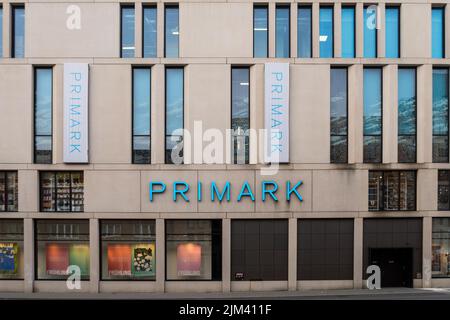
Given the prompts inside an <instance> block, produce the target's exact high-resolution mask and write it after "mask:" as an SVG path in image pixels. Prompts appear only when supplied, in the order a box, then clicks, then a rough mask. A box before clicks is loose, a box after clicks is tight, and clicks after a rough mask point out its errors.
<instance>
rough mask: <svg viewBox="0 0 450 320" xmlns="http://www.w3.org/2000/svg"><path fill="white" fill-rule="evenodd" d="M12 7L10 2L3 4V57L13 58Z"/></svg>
mask: <svg viewBox="0 0 450 320" xmlns="http://www.w3.org/2000/svg"><path fill="white" fill-rule="evenodd" d="M10 24H11V6H10V5H9V3H8V2H4V3H3V57H4V58H9V57H11V46H10V44H11V40H10V38H11V33H10V30H11V28H10V27H9V26H10Z"/></svg>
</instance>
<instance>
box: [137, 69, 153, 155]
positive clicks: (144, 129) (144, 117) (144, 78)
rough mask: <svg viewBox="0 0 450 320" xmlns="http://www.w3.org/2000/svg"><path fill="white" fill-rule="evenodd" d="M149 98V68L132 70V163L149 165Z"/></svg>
mask: <svg viewBox="0 0 450 320" xmlns="http://www.w3.org/2000/svg"><path fill="white" fill-rule="evenodd" d="M150 96H151V70H150V68H133V156H132V158H133V163H150V150H151V138H150V134H151V132H150V130H151V129H150V114H151V107H150V106H151V102H150V101H151V98H150Z"/></svg>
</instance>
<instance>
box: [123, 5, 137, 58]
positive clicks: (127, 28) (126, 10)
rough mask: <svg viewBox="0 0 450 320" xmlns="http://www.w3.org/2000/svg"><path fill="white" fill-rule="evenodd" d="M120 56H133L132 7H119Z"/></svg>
mask: <svg viewBox="0 0 450 320" xmlns="http://www.w3.org/2000/svg"><path fill="white" fill-rule="evenodd" d="M121 15H122V17H121V32H122V46H121V57H122V58H134V49H135V46H134V7H133V6H122V8H121Z"/></svg>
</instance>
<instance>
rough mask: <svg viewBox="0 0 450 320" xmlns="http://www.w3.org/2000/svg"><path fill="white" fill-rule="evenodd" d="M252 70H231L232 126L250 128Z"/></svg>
mask: <svg viewBox="0 0 450 320" xmlns="http://www.w3.org/2000/svg"><path fill="white" fill-rule="evenodd" d="M249 81H250V72H249V69H248V68H233V69H232V70H231V94H232V97H231V128H232V129H237V128H241V129H243V130H247V129H249V124H250V120H249V111H250V109H249V102H250V99H249V88H250V84H249Z"/></svg>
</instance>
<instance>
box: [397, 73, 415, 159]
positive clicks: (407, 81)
mask: <svg viewBox="0 0 450 320" xmlns="http://www.w3.org/2000/svg"><path fill="white" fill-rule="evenodd" d="M416 109H417V98H416V69H415V68H399V69H398V162H416V127H417V124H416V117H417V115H416Z"/></svg>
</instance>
